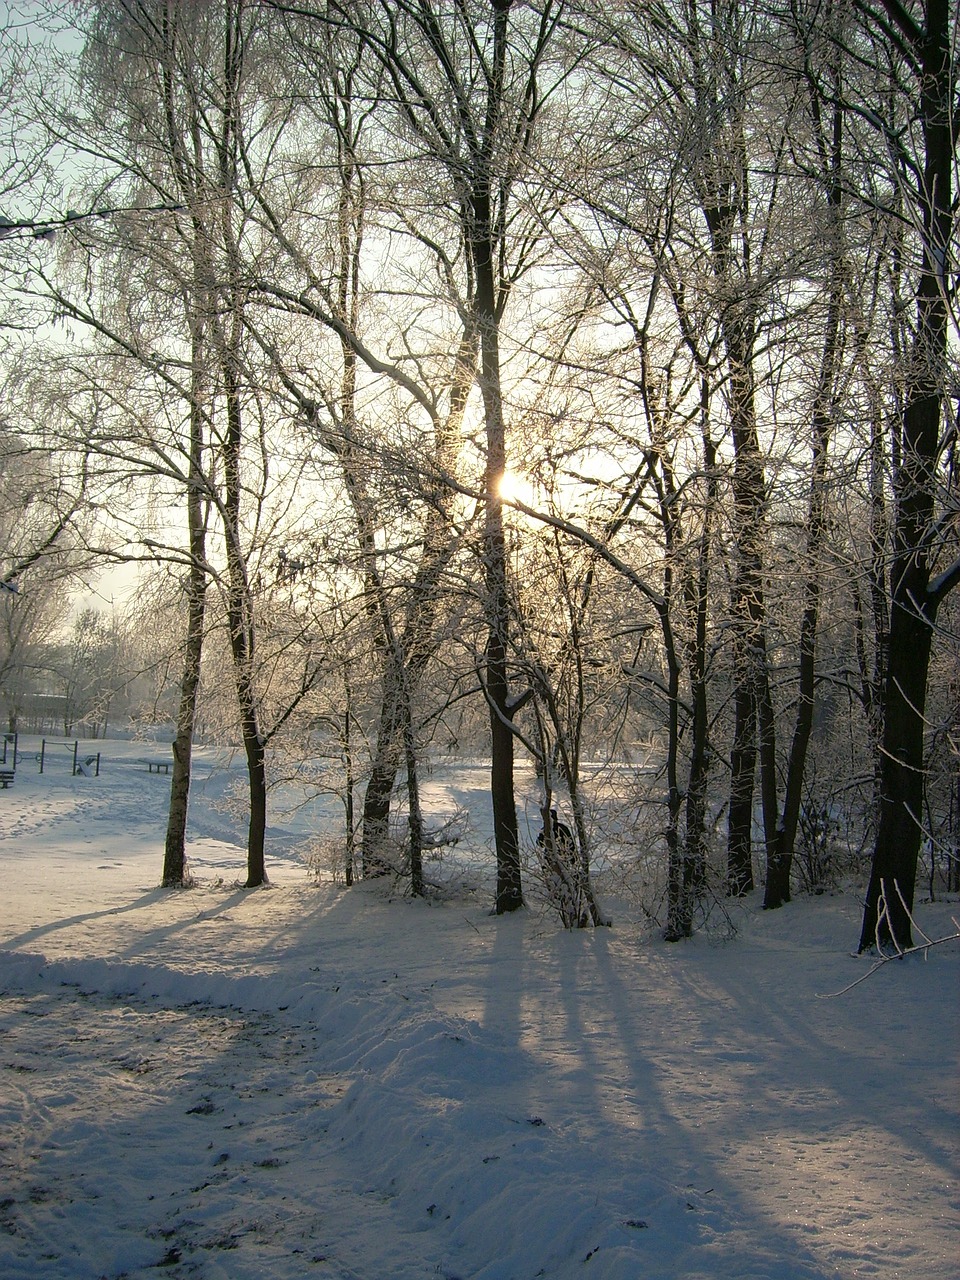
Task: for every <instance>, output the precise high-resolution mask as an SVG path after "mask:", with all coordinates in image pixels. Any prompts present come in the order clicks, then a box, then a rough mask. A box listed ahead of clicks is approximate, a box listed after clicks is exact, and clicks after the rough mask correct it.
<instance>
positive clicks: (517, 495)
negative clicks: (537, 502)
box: [497, 469, 533, 507]
mask: <svg viewBox="0 0 960 1280" xmlns="http://www.w3.org/2000/svg"><path fill="white" fill-rule="evenodd" d="M497 492H498V493H499V494H500V497H501V498H502V499H503V501H504V502H522V503H523V504H524V506H527V507H529V506H532V505H533V488H532V486H531V484H530V481H529V480H528V479H527V477H526V476H521V475H518V474H517V473H516V471H510V470H509V469H507V470H506V471H504V473H503V475H502V476H501V477H500V480H499V482H498V483H497Z"/></svg>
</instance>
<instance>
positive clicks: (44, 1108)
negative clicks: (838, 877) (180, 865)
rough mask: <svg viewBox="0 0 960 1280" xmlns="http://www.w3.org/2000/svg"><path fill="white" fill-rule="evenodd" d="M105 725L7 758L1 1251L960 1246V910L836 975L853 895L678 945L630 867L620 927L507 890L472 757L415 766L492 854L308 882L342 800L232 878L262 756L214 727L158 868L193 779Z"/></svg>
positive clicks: (192, 1266) (16, 1266)
mask: <svg viewBox="0 0 960 1280" xmlns="http://www.w3.org/2000/svg"><path fill="white" fill-rule="evenodd" d="M96 745H100V747H101V750H102V751H103V759H102V765H101V775H100V777H99V778H83V777H78V778H73V777H71V776H70V773H69V764H68V761H67V759H66V752H63V754H62V756H59V757H55V758H54V760H52V761H51V762H49V763H48V764H47V765H46V768H45V771H44V774H43V775H42V776H41V775H40V774H39V772H38V769H37V765H36V762H35V761H32V760H30V759H27V760H24V761H23V762H22V763H21V764H20V766H19V768H18V771H17V778H16V782H15V784H14V785H13V786H12V788H11V789H10V790H7V791H2V792H0V808H2V820H0V881H2V886H3V888H2V896H0V1277H2V1278H3V1280H20V1278H21V1277H23V1278H24V1280H55V1278H57V1277H71V1278H72V1277H91V1278H99V1277H108V1278H109V1280H119V1278H120V1277H130V1278H131V1280H132V1278H133V1277H138V1278H143V1277H150V1276H158V1275H165V1276H170V1277H173V1278H177V1277H202V1278H203V1280H220V1278H221V1277H223V1278H224V1280H246V1278H247V1277H270V1278H271V1280H299V1278H300V1277H313V1276H316V1277H318V1280H321V1278H329V1280H428V1278H430V1277H440V1278H445V1280H454V1278H458V1280H475V1278H476V1280H479V1278H480V1277H483V1278H484V1280H535V1278H537V1277H544V1278H547V1280H573V1278H574V1277H576V1278H578V1280H579V1278H580V1277H583V1278H584V1280H589V1278H590V1277H593V1278H594V1280H680V1278H689V1280H693V1278H700V1277H721V1278H726V1277H729V1278H730V1280H753V1278H755V1280H761V1278H762V1280H821V1278H825V1277H844V1278H846V1277H860V1276H864V1277H866V1276H870V1277H880V1278H881V1280H892V1278H893V1277H902V1278H903V1280H954V1278H955V1277H956V1276H957V1275H958V1274H960V1234H958V1213H957V1187H958V1177H957V1174H958V1160H957V1155H958V1143H957V1139H958V1128H960V1126H958V1118H960V1117H958V1110H960V1108H958V1091H957V1056H958V1055H957V1048H958V1034H957V1033H958V1018H957V1013H958V983H957V977H958V971H960V948H958V945H957V944H956V943H948V944H945V945H942V946H938V947H936V948H934V949H932V950H931V951H930V952H929V954H928V956H927V958H926V960H924V959H923V958H921V957H920V956H915V957H911V958H908V959H907V960H905V961H898V962H895V963H892V964H888V965H886V966H885V967H884V968H883V969H881V970H880V971H878V972H877V973H876V974H874V975H873V976H872V977H871V978H869V980H867V981H866V982H863V983H861V984H860V985H859V986H857V987H856V988H855V989H853V990H851V991H848V992H847V993H846V994H844V995H840V996H834V997H831V993H833V992H836V991H838V990H839V989H841V988H843V987H845V986H846V985H847V984H849V983H850V982H852V981H854V980H855V979H856V978H858V977H860V976H861V975H862V974H864V973H866V972H867V970H868V969H869V964H870V962H869V961H868V960H867V959H866V958H860V959H854V958H851V956H850V951H851V949H852V947H853V946H854V945H855V942H856V938H857V932H858V924H859V907H858V903H857V901H856V899H855V897H854V896H853V895H837V896H834V897H829V896H827V897H822V898H819V899H816V900H801V901H798V902H796V903H794V904H793V905H792V906H790V907H788V908H786V909H784V910H782V911H779V912H774V913H769V914H764V913H763V912H761V911H759V910H758V909H757V905H756V903H753V902H750V903H747V904H744V906H743V907H742V908H740V907H738V908H737V917H736V923H737V926H738V932H737V936H736V937H735V938H734V939H732V940H727V941H721V940H719V939H716V938H714V939H711V938H709V937H705V936H700V937H697V938H695V939H694V940H693V941H691V942H690V943H687V944H682V945H674V946H669V945H667V944H665V943H663V942H661V941H659V940H658V938H657V937H656V934H655V933H654V932H653V931H652V930H651V929H650V928H649V926H647V925H645V924H644V923H643V917H642V913H641V912H640V911H639V910H638V909H637V908H636V907H635V906H632V905H631V904H630V903H629V902H626V901H617V900H615V899H614V898H613V897H612V893H611V886H610V885H609V884H608V885H607V886H606V887H607V889H608V896H607V897H606V899H605V906H607V907H608V908H609V909H610V910H611V913H612V915H613V917H614V925H613V928H611V929H609V930H607V929H603V930H598V931H595V932H589V931H585V932H582V933H564V932H563V931H562V930H561V929H560V928H559V927H558V925H557V924H556V923H555V922H554V920H553V919H552V918H551V917H549V916H547V915H545V914H544V913H543V912H542V911H540V910H538V909H537V908H536V907H535V906H534V907H533V908H532V909H529V910H527V911H525V912H523V913H520V914H518V915H516V916H512V917H505V918H500V919H497V918H495V917H492V916H491V915H490V914H489V909H490V903H491V896H490V888H489V874H488V873H489V856H488V855H484V858H483V860H481V859H479V858H478V857H477V856H476V851H477V850H478V849H479V848H481V847H482V845H483V840H484V828H485V823H486V819H485V816H484V815H485V814H486V799H485V796H484V795H483V792H482V787H483V783H484V774H483V770H482V769H480V768H477V767H473V768H469V767H466V766H465V767H463V768H459V769H453V768H452V767H448V768H447V770H446V771H445V772H444V771H441V770H438V771H437V772H436V773H435V775H434V779H433V781H432V783H431V784H430V785H429V786H427V787H426V788H425V793H426V796H427V800H428V805H432V806H433V807H434V808H436V807H438V806H440V805H442V804H443V803H445V802H450V801H452V800H453V799H456V800H457V801H459V802H460V803H461V804H464V805H465V806H466V808H467V809H468V811H469V812H470V814H471V815H472V816H473V818H474V822H475V828H476V829H475V830H474V832H473V834H472V836H468V838H467V839H466V840H465V841H464V844H463V846H461V847H460V849H459V851H458V859H459V860H458V861H457V862H453V861H451V862H449V863H448V864H445V867H444V871H445V873H446V874H447V875H448V876H454V875H455V874H456V878H457V879H458V881H459V883H460V884H461V886H466V885H469V883H470V882H471V879H472V881H473V882H474V883H476V884H478V885H479V884H480V882H483V883H482V888H477V889H475V890H474V891H469V889H468V888H466V887H461V888H460V890H459V891H458V892H456V893H452V892H451V893H450V894H448V895H447V896H446V897H444V898H443V899H442V900H440V901H437V902H434V903H432V904H427V903H424V902H413V901H410V900H406V899H404V898H402V897H392V898H391V896H390V895H389V894H388V893H387V891H386V889H385V888H384V886H383V885H370V884H366V885H361V886H360V887H358V888H354V889H352V890H345V889H344V888H342V887H340V886H337V885H335V884H333V883H330V882H326V883H320V884H317V883H314V880H313V878H312V877H311V876H310V875H308V874H307V872H306V870H305V867H304V862H303V856H302V854H303V849H304V841H305V836H306V833H308V832H309V831H310V830H312V829H313V828H314V826H315V824H316V823H317V822H320V823H323V822H327V823H329V824H333V823H334V822H335V821H336V820H337V819H336V809H335V807H334V806H332V805H331V804H329V803H327V804H325V805H324V804H321V805H319V806H317V807H316V809H315V810H313V811H310V810H301V811H300V812H299V813H297V814H296V815H290V817H289V819H286V821H287V825H286V826H284V821H285V819H284V818H283V817H282V816H280V817H278V818H276V819H275V821H276V822H277V824H278V825H277V826H275V827H274V828H273V829H272V831H271V838H270V849H271V851H272V854H271V856H270V857H269V859H268V870H269V875H270V878H271V887H270V888H267V889H260V890H255V891H245V890H243V889H240V888H238V887H237V883H236V882H237V880H238V878H240V879H242V876H243V853H242V839H241V835H240V831H241V827H242V821H241V819H240V817H239V816H238V815H237V813H236V812H235V811H232V810H231V808H230V806H227V807H224V804H223V797H224V794H225V793H226V792H227V791H228V789H229V786H230V785H231V780H232V781H234V782H235V781H236V780H237V778H238V776H239V762H236V761H235V762H233V763H232V764H229V765H225V764H224V763H223V762H222V761H221V762H219V763H218V761H217V760H216V758H215V757H214V755H213V754H212V753H206V752H201V753H200V756H199V760H198V769H197V783H196V786H195V791H194V802H193V808H192V820H191V865H192V868H193V871H194V873H195V874H196V876H197V879H198V886H197V887H196V888H194V889H192V890H190V891H183V892H169V891H166V892H165V891H161V890H159V889H158V888H157V887H156V885H157V882H158V880H159V875H160V867H161V850H162V843H163V831H164V815H165V805H166V797H167V793H168V789H169V779H168V778H166V776H165V775H163V774H159V775H158V774H156V773H148V772H147V771H146V769H145V767H144V766H143V765H142V764H139V763H138V760H140V759H144V758H147V757H150V756H153V755H154V754H156V753H155V752H154V751H153V750H152V749H147V748H144V747H142V746H139V747H138V746H136V745H134V744H126V743H113V742H111V743H107V744H106V745H103V744H95V745H94V746H93V747H91V750H95V749H96ZM21 749H23V750H27V749H32V742H28V743H24V742H21ZM61 750H62V749H61ZM471 849H473V851H474V856H473V859H472V862H471V857H470V853H471ZM464 870H466V871H468V872H469V873H470V874H463V872H464ZM599 887H600V889H601V891H602V890H603V889H604V887H605V886H604V884H603V882H602V881H601V884H600V886H599ZM957 912H958V907H957V905H956V904H954V905H952V906H951V905H950V904H940V903H934V904H923V905H921V906H920V907H919V909H918V921H919V923H920V925H921V926H922V927H923V928H924V929H925V931H926V932H927V933H928V934H930V935H931V936H942V935H944V934H947V933H949V932H952V931H953V926H952V924H951V916H953V915H956V914H957Z"/></svg>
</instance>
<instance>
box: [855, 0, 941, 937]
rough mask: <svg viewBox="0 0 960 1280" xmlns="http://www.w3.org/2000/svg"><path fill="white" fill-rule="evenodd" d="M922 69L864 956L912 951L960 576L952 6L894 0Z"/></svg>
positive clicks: (893, 12)
mask: <svg viewBox="0 0 960 1280" xmlns="http://www.w3.org/2000/svg"><path fill="white" fill-rule="evenodd" d="M885 8H887V9H888V11H889V14H890V17H891V20H892V21H893V22H894V23H895V24H896V25H897V26H898V27H899V30H900V34H901V37H903V38H905V39H907V40H908V41H909V42H910V44H911V45H912V49H913V52H914V54H915V56H916V60H917V63H918V88H919V102H920V118H921V123H922V127H923V141H924V157H923V179H922V183H921V184H920V186H919V190H918V193H917V197H916V199H917V204H918V215H919V220H920V223H921V226H922V249H923V263H922V270H921V274H920V277H919V281H918V285H917V295H916V306H917V320H916V336H915V341H914V347H913V351H912V354H911V363H910V367H909V368H908V369H907V370H906V371H905V375H906V376H905V398H904V410H903V422H902V428H901V437H900V465H899V467H898V468H897V473H896V475H895V477H894V486H895V494H896V499H897V506H896V517H895V528H894V559H893V567H892V572H891V590H890V596H891V610H890V635H889V648H888V655H887V679H886V700H885V706H884V723H883V746H882V759H881V787H882V794H881V799H880V821H879V827H878V831H877V839H876V844H875V846H874V853H873V866H872V869H871V874H870V883H869V886H868V889H867V900H866V904H865V906H864V913H863V925H862V929H861V934H860V950H861V951H863V950H865V949H867V948H869V947H871V946H873V945H875V944H879V945H883V944H885V943H892V944H893V945H895V946H897V947H899V948H901V949H906V948H908V947H910V946H912V945H913V935H912V928H911V918H912V913H913V900H914V890H915V886H916V878H917V862H918V859H919V853H920V840H921V833H922V825H921V824H922V804H923V787H924V744H923V737H924V724H925V722H924V707H925V704H926V693H927V675H928V671H929V664H930V649H931V643H932V639H933V626H934V623H935V621H936V614H937V609H938V607H939V604H940V602H941V600H942V599H943V598H944V596H945V595H946V593H947V592H948V591H949V590H950V589H951V588H952V587H953V586H955V585H956V584H957V581H958V580H960V566H958V564H956V563H955V564H954V565H953V567H952V568H951V569H950V570H949V571H948V572H947V574H945V575H943V576H942V577H941V578H940V579H938V580H936V581H935V582H933V583H931V577H930V572H931V570H930V554H931V543H932V540H933V537H934V523H935V520H934V517H935V505H936V486H937V462H938V455H939V446H940V441H939V433H940V419H941V412H942V397H943V395H944V393H945V387H946V381H947V379H946V371H947V332H948V316H947V290H948V281H947V264H948V262H949V260H950V235H951V221H952V218H951V180H952V167H953V161H954V154H953V136H952V124H953V106H954V94H955V86H954V83H953V74H952V66H951V59H950V43H951V15H950V5H949V3H948V0H927V3H926V5H925V6H924V18H925V21H924V25H923V26H922V27H921V26H919V25H915V23H914V20H913V19H912V18H911V17H910V16H909V15H908V14H907V13H906V12H905V11H904V10H903V9H901V7H900V6H899V4H894V3H893V0H888V2H887V3H885Z"/></svg>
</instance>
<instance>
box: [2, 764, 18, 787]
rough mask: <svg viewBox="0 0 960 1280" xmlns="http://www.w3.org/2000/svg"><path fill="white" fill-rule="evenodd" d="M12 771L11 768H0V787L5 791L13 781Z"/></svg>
mask: <svg viewBox="0 0 960 1280" xmlns="http://www.w3.org/2000/svg"><path fill="white" fill-rule="evenodd" d="M14 776H15V775H14V772H13V770H12V769H0V787H2V788H3V789H4V791H6V789H7V787H9V786H10V783H11V782H13V779H14Z"/></svg>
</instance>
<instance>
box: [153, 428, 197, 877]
mask: <svg viewBox="0 0 960 1280" xmlns="http://www.w3.org/2000/svg"><path fill="white" fill-rule="evenodd" d="M190 421H191V445H190V471H191V476H190V484H189V485H188V491H187V520H188V524H189V534H190V570H189V574H188V577H187V634H186V639H185V643H184V658H183V676H182V678H181V681H180V705H179V709H178V712H177V735H176V738H175V739H174V743H173V773H172V777H171V780H170V808H169V812H168V816H167V835H166V842H165V845H164V854H163V884H164V887H166V888H172V887H179V886H182V885H183V883H184V879H185V876H186V873H187V858H186V838H187V807H188V799H189V793H190V768H191V760H192V753H193V732H194V725H195V723H196V715H197V690H198V688H199V685H200V659H201V656H202V652H203V626H204V615H205V599H206V587H207V574H206V566H205V562H206V549H205V539H206V531H205V528H204V520H203V504H202V501H201V497H200V489H199V484H200V451H201V426H200V413H199V409H198V408H197V407H196V406H194V407H193V408H192V409H191V413H190Z"/></svg>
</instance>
